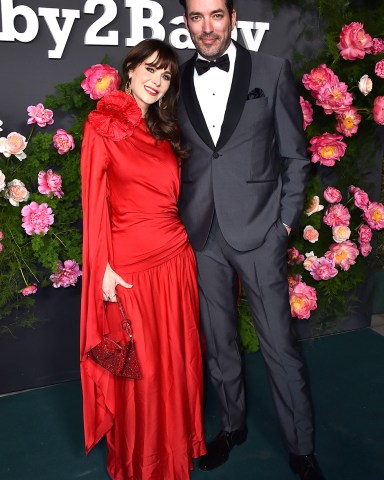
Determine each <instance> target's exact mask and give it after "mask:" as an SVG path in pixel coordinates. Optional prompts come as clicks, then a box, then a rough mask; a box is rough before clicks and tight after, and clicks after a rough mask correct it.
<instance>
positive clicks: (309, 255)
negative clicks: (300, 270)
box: [303, 252, 318, 272]
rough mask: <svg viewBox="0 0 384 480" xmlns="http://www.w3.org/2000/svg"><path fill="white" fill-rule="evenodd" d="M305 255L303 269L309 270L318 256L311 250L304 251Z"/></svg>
mask: <svg viewBox="0 0 384 480" xmlns="http://www.w3.org/2000/svg"><path fill="white" fill-rule="evenodd" d="M305 256H306V259H305V260H304V263H303V267H304V268H305V270H307V271H308V272H310V271H311V270H312V267H313V265H314V264H315V263H316V262H317V260H318V258H317V257H316V255H315V254H314V253H313V252H309V253H306V254H305Z"/></svg>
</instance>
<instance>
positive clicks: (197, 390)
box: [80, 91, 205, 480]
mask: <svg viewBox="0 0 384 480" xmlns="http://www.w3.org/2000/svg"><path fill="white" fill-rule="evenodd" d="M141 115H142V114H141V110H140V108H139V107H138V105H137V104H136V102H135V101H134V100H133V99H132V97H129V96H127V95H126V94H125V93H123V92H121V91H116V92H114V93H112V94H111V95H107V96H106V97H104V98H103V99H102V100H100V101H99V103H98V105H97V110H95V111H93V112H91V114H90V115H89V119H88V121H87V122H86V124H85V131H84V139H83V146H82V158H81V173H82V186H83V192H82V199H83V210H84V245H83V290H82V308H81V346H80V354H81V363H80V365H81V378H82V388H83V413H84V431H85V445H86V452H87V453H88V452H89V451H90V450H91V449H92V447H93V446H94V445H96V444H97V442H98V441H99V440H100V439H101V438H102V437H103V436H104V435H106V440H107V446H108V459H107V465H108V472H109V474H110V476H111V477H112V478H113V479H114V480H185V479H189V472H190V469H191V467H192V457H199V456H200V455H203V454H204V453H205V445H204V440H203V427H202V411H201V400H202V365H201V351H200V343H199V342H200V340H199V323H198V294H197V286H196V266H195V258H194V254H193V251H192V249H191V246H190V244H189V243H188V239H187V235H186V232H185V229H184V226H183V224H182V223H181V221H180V218H179V216H178V211H177V205H176V203H177V199H178V195H179V184H180V182H179V162H178V159H177V158H176V157H175V155H174V153H173V151H172V148H171V145H170V143H169V142H168V141H156V140H155V139H154V138H153V136H152V135H151V134H150V133H148V131H147V129H146V124H145V120H144V119H142V118H141ZM108 261H109V263H110V265H111V267H112V268H113V269H114V270H115V271H116V272H117V273H118V274H119V275H121V276H122V277H123V279H124V280H125V281H127V282H128V283H131V284H132V285H133V288H131V289H125V288H123V287H121V286H118V287H117V291H118V293H119V295H120V297H121V299H122V302H123V304H124V306H125V309H126V312H127V315H128V317H129V318H130V320H131V323H132V328H133V334H134V339H135V344H136V351H137V355H138V359H139V362H140V366H141V370H142V379H140V380H132V379H127V378H122V377H115V376H114V375H112V374H111V373H109V372H108V371H107V370H105V369H104V368H103V367H101V366H99V365H98V364H96V363H95V362H94V361H93V360H91V359H89V358H87V352H88V351H89V350H90V349H91V348H92V347H94V346H95V345H97V344H98V343H99V342H100V341H101V339H102V336H103V335H104V334H109V335H110V336H111V337H112V338H113V339H115V340H123V339H124V333H123V331H122V328H121V325H120V316H119V311H118V307H117V305H116V303H107V307H106V308H104V302H103V298H102V279H103V276H104V272H105V268H106V264H107V262H108Z"/></svg>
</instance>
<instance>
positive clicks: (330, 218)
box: [323, 203, 351, 227]
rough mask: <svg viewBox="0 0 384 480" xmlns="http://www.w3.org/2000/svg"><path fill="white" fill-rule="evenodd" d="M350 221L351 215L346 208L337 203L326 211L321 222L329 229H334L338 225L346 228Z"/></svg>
mask: <svg viewBox="0 0 384 480" xmlns="http://www.w3.org/2000/svg"><path fill="white" fill-rule="evenodd" d="M350 219H351V215H350V213H349V210H348V208H347V207H344V205H342V204H341V203H337V204H336V205H332V206H331V207H329V208H328V209H327V210H326V212H325V215H324V217H323V222H324V223H325V224H326V225H328V226H329V227H336V226H338V225H344V226H346V227H348V225H349V221H350Z"/></svg>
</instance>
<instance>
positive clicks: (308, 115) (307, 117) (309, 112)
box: [300, 97, 313, 130]
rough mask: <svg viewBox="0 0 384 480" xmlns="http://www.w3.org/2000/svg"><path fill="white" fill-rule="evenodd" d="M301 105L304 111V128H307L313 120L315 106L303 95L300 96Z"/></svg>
mask: <svg viewBox="0 0 384 480" xmlns="http://www.w3.org/2000/svg"><path fill="white" fill-rule="evenodd" d="M300 105H301V110H302V112H303V128H304V130H306V128H307V127H308V125H310V124H311V123H312V120H313V108H312V105H311V103H310V102H308V100H304V98H303V97H300Z"/></svg>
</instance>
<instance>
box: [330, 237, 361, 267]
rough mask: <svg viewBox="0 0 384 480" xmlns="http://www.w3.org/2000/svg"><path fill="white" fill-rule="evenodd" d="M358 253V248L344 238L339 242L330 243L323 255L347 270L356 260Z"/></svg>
mask: <svg viewBox="0 0 384 480" xmlns="http://www.w3.org/2000/svg"><path fill="white" fill-rule="evenodd" d="M358 255H359V249H358V248H357V246H356V245H355V244H354V243H353V242H351V240H346V241H345V242H341V243H332V245H331V246H330V247H329V251H328V252H326V254H325V257H326V258H328V259H329V260H332V261H333V262H335V265H339V266H340V268H341V269H342V270H345V271H346V270H349V267H350V266H351V265H354V264H355V263H356V262H355V260H356V257H357V256H358Z"/></svg>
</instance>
